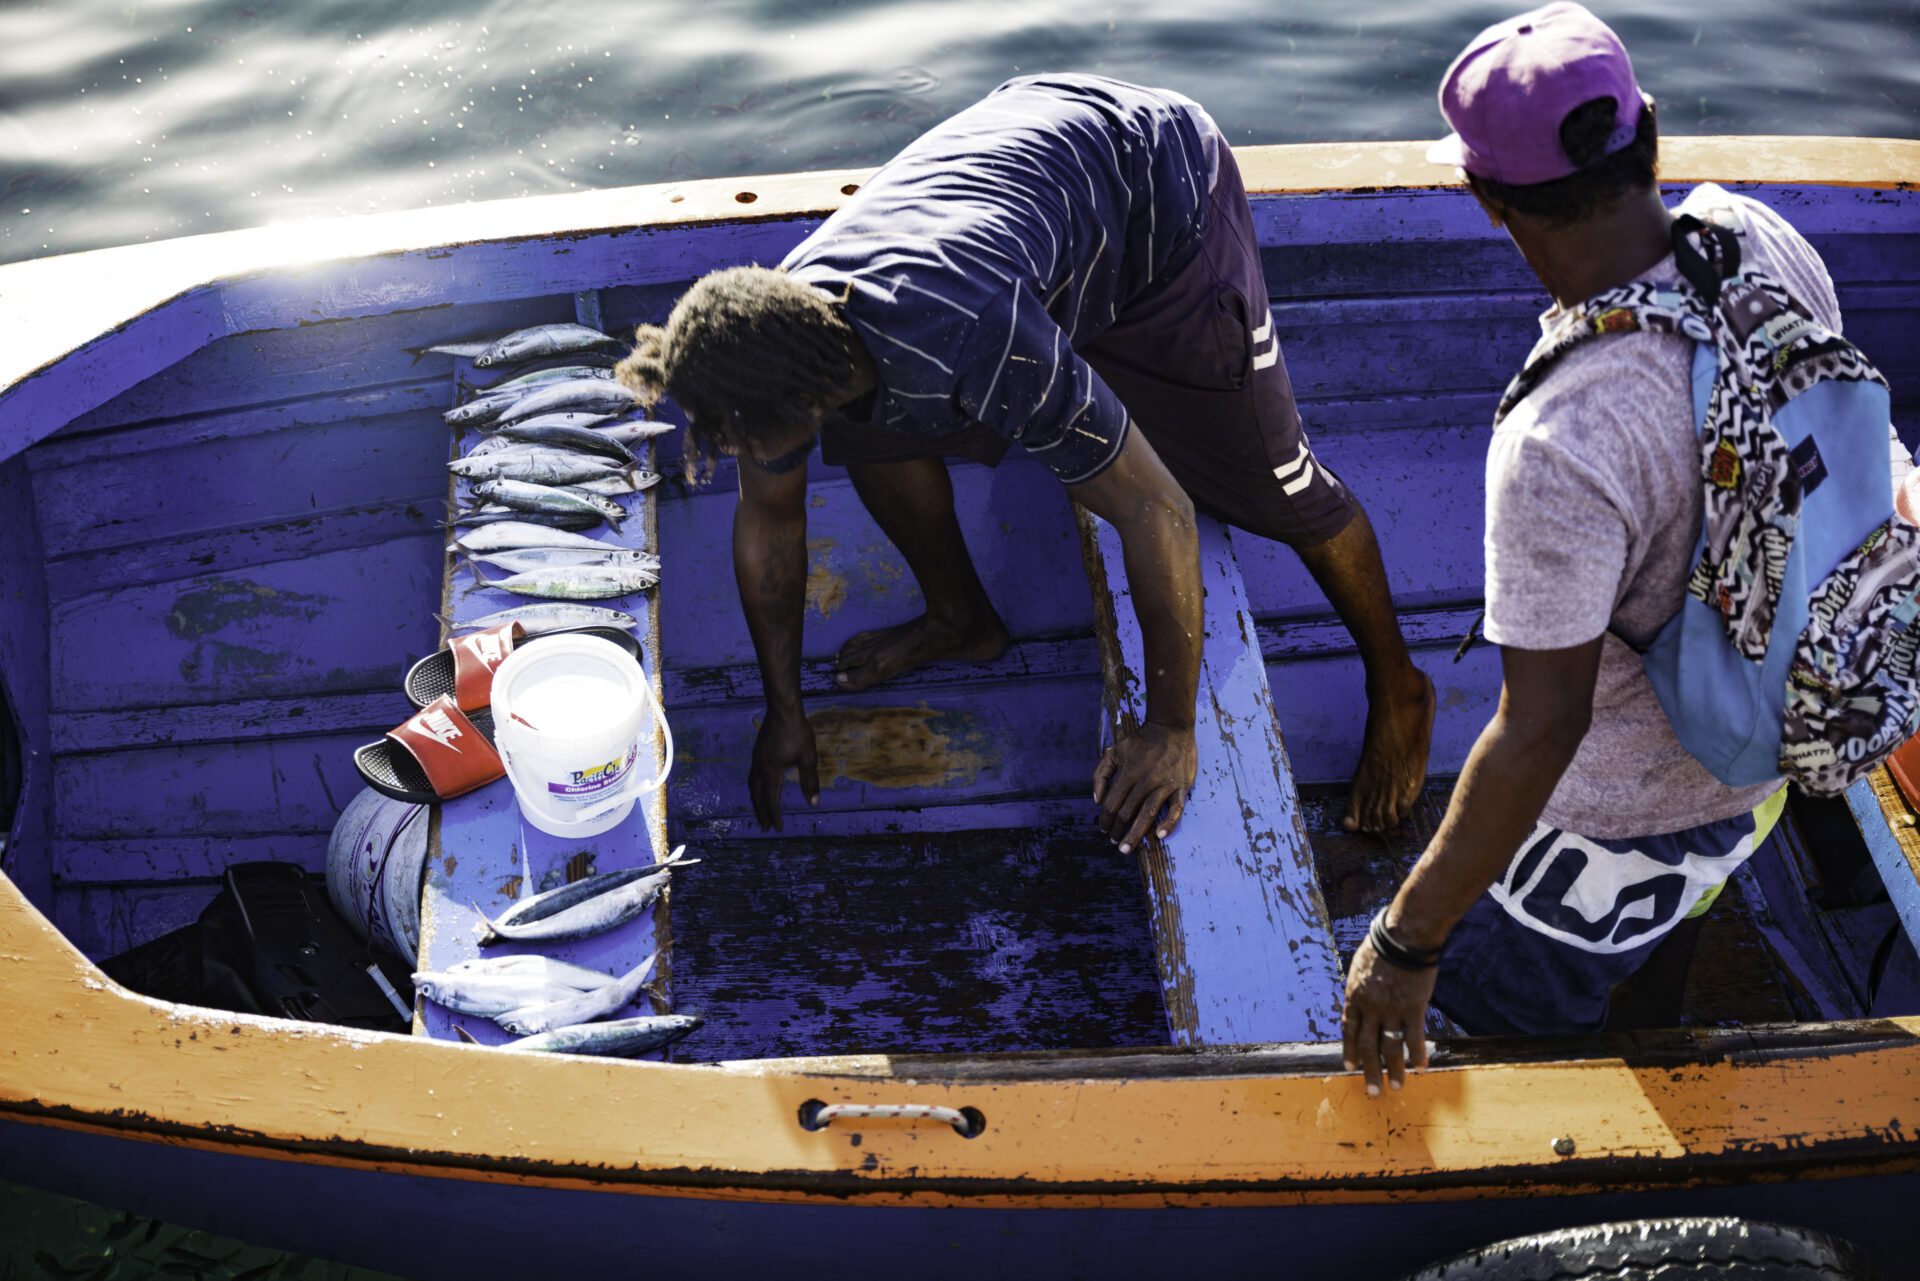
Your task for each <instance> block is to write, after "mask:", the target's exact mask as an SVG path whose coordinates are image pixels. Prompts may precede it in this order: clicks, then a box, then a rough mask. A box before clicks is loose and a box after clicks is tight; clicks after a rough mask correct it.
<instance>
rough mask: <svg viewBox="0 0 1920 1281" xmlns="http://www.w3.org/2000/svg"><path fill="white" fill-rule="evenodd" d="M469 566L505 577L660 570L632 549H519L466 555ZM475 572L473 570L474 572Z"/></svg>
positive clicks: (655, 558) (653, 560)
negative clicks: (575, 571) (497, 571)
mask: <svg viewBox="0 0 1920 1281" xmlns="http://www.w3.org/2000/svg"><path fill="white" fill-rule="evenodd" d="M466 560H467V562H468V563H469V564H475V563H477V564H483V565H486V566H487V567H489V568H491V569H500V570H505V571H506V572H507V573H509V574H532V573H537V572H538V571H540V570H543V569H645V570H651V571H652V572H654V573H655V574H658V573H659V571H660V558H659V557H658V556H655V555H654V554H653V553H652V552H643V551H640V550H638V549H637V548H632V547H609V546H604V545H603V546H601V547H599V548H597V549H589V548H585V547H521V548H516V549H513V550H511V551H498V552H478V553H468V554H467V556H466ZM476 572H477V571H476Z"/></svg>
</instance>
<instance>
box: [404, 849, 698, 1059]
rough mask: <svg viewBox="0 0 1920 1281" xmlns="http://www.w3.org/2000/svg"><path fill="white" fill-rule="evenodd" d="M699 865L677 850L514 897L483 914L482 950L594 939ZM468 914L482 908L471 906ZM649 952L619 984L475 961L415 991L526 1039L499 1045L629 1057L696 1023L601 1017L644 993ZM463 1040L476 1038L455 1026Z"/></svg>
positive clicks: (550, 967) (588, 974) (532, 959)
mask: <svg viewBox="0 0 1920 1281" xmlns="http://www.w3.org/2000/svg"><path fill="white" fill-rule="evenodd" d="M697 862H699V860H698V859H690V858H687V857H686V847H685V846H684V845H683V846H679V847H677V848H675V849H674V851H673V853H672V854H671V855H669V856H668V858H667V859H666V861H665V862H662V863H656V864H651V865H647V866H642V867H633V868H624V869H622V870H620V871H617V872H605V873H600V874H598V875H594V876H589V877H585V878H583V879H581V880H578V881H574V882H572V883H570V884H567V885H562V886H558V887H556V888H554V889H551V890H548V891H546V892H544V893H541V894H535V895H532V896H530V897H528V898H524V899H520V900H519V901H517V902H515V903H514V904H513V905H512V906H510V907H509V908H508V909H507V910H506V911H505V912H502V913H501V914H500V916H499V918H498V919H497V920H493V919H489V918H488V917H487V915H486V914H485V913H484V912H481V913H480V919H481V921H482V922H484V924H485V927H486V934H485V936H484V937H483V938H482V940H481V943H482V946H485V945H487V944H489V943H495V942H499V941H501V940H503V939H504V940H511V941H513V942H518V943H528V942H557V941H564V940H569V939H578V938H586V937H589V936H591V935H595V934H601V933H604V932H606V931H608V930H611V929H614V928H616V927H617V926H620V925H622V924H625V923H626V922H628V921H631V920H633V919H634V918H636V917H638V916H639V915H640V914H641V913H642V912H644V911H646V910H647V908H649V907H650V906H652V905H653V903H654V902H655V901H657V900H658V899H659V897H660V894H661V891H663V890H664V889H665V888H666V887H667V884H668V883H669V881H670V880H671V879H672V876H673V870H674V869H675V868H677V867H687V866H690V865H692V864H694V863H697ZM475 910H476V911H479V908H478V905H476V906H475ZM658 959H659V954H658V953H657V952H656V953H654V954H653V955H650V956H648V957H647V958H646V960H644V961H642V962H641V963H640V964H639V965H637V966H635V967H634V968H633V969H632V970H629V971H628V972H627V973H626V974H624V975H622V976H620V977H618V978H616V977H614V976H613V975H609V974H603V973H601V972H600V971H598V970H593V969H588V968H586V967H584V966H579V965H573V964H569V963H568V962H565V961H559V960H555V959H553V958H550V957H544V956H506V957H476V958H474V959H472V960H468V961H462V962H460V963H459V964H457V965H451V966H448V967H447V968H446V969H445V970H441V971H431V970H423V971H420V972H418V973H416V974H415V975H414V976H413V982H414V987H415V989H416V990H417V991H419V992H420V993H422V994H423V995H425V996H426V997H427V998H428V999H429V1000H432V1001H434V1002H437V1003H438V1004H441V1005H444V1006H446V1007H447V1008H448V1009H451V1010H454V1011H456V1012H458V1013H462V1014H471V1015H476V1016H480V1017H484V1018H490V1019H492V1020H493V1021H494V1022H496V1023H498V1024H499V1025H500V1026H501V1027H502V1028H505V1029H506V1030H507V1031H509V1032H512V1033H514V1034H516V1035H517V1036H519V1037H521V1038H523V1039H521V1040H517V1041H514V1042H511V1043H510V1044H509V1045H508V1046H507V1047H506V1048H508V1049H519V1050H534V1051H546V1052H550V1053H567V1054H602V1055H634V1054H641V1053H644V1052H646V1051H648V1050H651V1049H657V1048H659V1047H660V1046H662V1045H665V1044H668V1043H670V1042H672V1041H676V1040H678V1039H680V1038H681V1037H683V1036H685V1035H687V1034H688V1033H690V1032H692V1031H693V1030H694V1029H696V1028H698V1027H699V1026H700V1023H701V1020H700V1019H699V1018H698V1017H697V1016H691V1015H665V1016H659V1015H655V1016H647V1017H642V1018H627V1019H617V1020H612V1021H606V1020H607V1019H608V1016H609V1015H612V1014H616V1013H618V1012H619V1011H620V1010H622V1009H624V1008H625V1007H627V1006H628V1005H630V1004H632V1003H633V1001H635V1000H636V999H637V998H638V997H639V995H640V994H641V992H643V991H647V990H654V991H655V993H656V995H658V989H657V988H653V989H650V988H649V984H648V979H649V978H650V977H651V975H652V973H653V970H654V967H655V965H656V964H657V962H658ZM461 1034H462V1035H463V1036H466V1038H467V1039H468V1040H472V1039H473V1038H472V1037H471V1036H470V1035H468V1034H467V1033H465V1031H464V1030H461Z"/></svg>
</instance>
